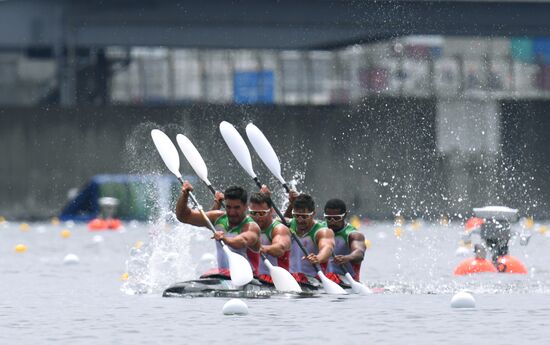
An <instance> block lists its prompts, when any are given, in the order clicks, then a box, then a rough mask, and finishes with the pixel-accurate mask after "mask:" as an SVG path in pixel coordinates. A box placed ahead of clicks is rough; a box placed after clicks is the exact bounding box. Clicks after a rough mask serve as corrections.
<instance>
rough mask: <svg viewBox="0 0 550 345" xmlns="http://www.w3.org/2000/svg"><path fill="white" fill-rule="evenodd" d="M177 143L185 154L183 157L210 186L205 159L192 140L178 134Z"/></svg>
mask: <svg viewBox="0 0 550 345" xmlns="http://www.w3.org/2000/svg"><path fill="white" fill-rule="evenodd" d="M176 141H177V142H178V146H179V147H180V150H181V152H183V155H184V156H185V158H186V159H187V161H188V162H189V164H190V165H191V167H192V168H193V170H194V171H195V173H196V174H197V176H198V177H199V178H200V179H201V180H202V181H204V183H206V185H208V186H209V185H210V181H208V168H207V167H206V163H204V159H202V156H201V154H200V153H199V151H198V150H197V148H196V147H195V145H193V143H192V142H191V140H189V139H188V138H187V137H186V136H185V135H183V134H178V135H177V136H176Z"/></svg>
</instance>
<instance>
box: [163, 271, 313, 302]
mask: <svg viewBox="0 0 550 345" xmlns="http://www.w3.org/2000/svg"><path fill="white" fill-rule="evenodd" d="M302 290H304V291H302V292H280V291H277V290H276V289H275V287H274V286H273V285H271V284H265V283H261V282H260V281H259V280H257V279H253V280H252V281H251V282H250V283H248V284H246V285H245V286H242V287H238V288H236V287H234V286H233V284H231V280H230V279H227V278H226V277H223V276H219V277H206V278H200V279H196V280H188V281H184V282H179V283H176V284H174V285H172V286H170V287H168V288H167V289H166V290H164V292H163V293H162V297H226V298H253V299H261V298H270V297H271V296H274V295H280V296H285V297H290V298H308V297H318V296H319V292H317V291H316V289H309V288H306V287H304V286H302Z"/></svg>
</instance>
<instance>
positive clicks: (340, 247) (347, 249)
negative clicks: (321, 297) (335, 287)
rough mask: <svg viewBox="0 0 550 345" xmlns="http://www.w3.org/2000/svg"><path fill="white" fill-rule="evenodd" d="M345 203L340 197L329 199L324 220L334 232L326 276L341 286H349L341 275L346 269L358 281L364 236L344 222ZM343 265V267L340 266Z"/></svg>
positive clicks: (362, 256)
mask: <svg viewBox="0 0 550 345" xmlns="http://www.w3.org/2000/svg"><path fill="white" fill-rule="evenodd" d="M347 214H348V211H347V208H346V203H345V202H344V201H343V200H340V199H330V200H329V201H327V203H326V204H325V214H324V217H325V222H326V224H327V227H328V228H329V229H331V230H332V231H333V232H334V242H335V246H334V258H333V259H332V260H329V263H328V266H327V270H326V276H327V277H328V278H329V279H331V280H332V281H334V282H335V283H337V284H340V285H341V286H343V287H349V285H348V284H347V283H346V280H345V279H343V278H342V277H343V276H344V275H345V274H346V271H347V272H349V273H350V274H351V276H352V277H353V279H355V280H356V281H359V273H360V272H361V263H362V262H363V259H364V257H365V251H366V249H367V248H366V246H365V236H363V234H362V233H360V232H359V231H358V230H357V229H356V228H355V227H353V225H351V224H349V223H347V222H346V216H347ZM342 266H344V267H345V268H344V267H342Z"/></svg>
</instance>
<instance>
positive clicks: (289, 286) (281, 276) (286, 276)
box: [264, 259, 302, 292]
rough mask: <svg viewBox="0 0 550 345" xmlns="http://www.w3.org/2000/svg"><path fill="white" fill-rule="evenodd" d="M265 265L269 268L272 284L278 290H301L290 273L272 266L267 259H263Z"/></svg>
mask: <svg viewBox="0 0 550 345" xmlns="http://www.w3.org/2000/svg"><path fill="white" fill-rule="evenodd" d="M264 263H265V265H266V266H267V268H268V269H269V274H270V275H271V279H273V285H275V288H276V289H277V290H279V291H285V292H286V291H288V292H302V288H301V287H300V284H298V282H297V281H296V279H294V277H293V276H292V274H290V273H289V272H288V271H287V270H285V269H284V268H282V267H278V266H273V265H272V264H271V262H269V260H267V259H265V260H264Z"/></svg>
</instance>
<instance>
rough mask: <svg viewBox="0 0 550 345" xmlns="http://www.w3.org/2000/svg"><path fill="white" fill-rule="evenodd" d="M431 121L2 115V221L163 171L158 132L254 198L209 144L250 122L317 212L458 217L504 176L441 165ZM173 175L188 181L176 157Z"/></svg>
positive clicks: (425, 110)
mask: <svg viewBox="0 0 550 345" xmlns="http://www.w3.org/2000/svg"><path fill="white" fill-rule="evenodd" d="M435 117H436V102H435V100H418V99H402V98H399V99H396V98H373V99H365V100H364V101H363V102H362V103H361V104H358V105H353V106H346V107H296V106H294V107H276V106H237V105H234V106H221V105H218V106H216V105H184V106H178V107H149V108H144V107H139V108H137V107H136V108H132V107H109V108H83V109H78V108H3V109H0V215H3V216H7V217H11V218H24V219H29V218H41V217H49V216H52V215H54V214H56V213H57V212H58V211H59V210H60V209H61V207H62V206H63V205H64V203H65V201H66V193H67V191H68V190H69V189H70V188H72V187H79V186H82V185H83V184H84V183H85V182H86V181H87V179H88V178H89V177H90V176H92V175H94V174H99V173H162V172H166V170H165V168H164V165H163V163H162V162H161V161H160V158H159V157H158V154H157V152H156V150H155V148H154V146H153V144H152V141H151V139H150V136H149V132H150V130H151V129H153V128H156V127H158V128H161V129H163V130H165V132H166V133H167V134H168V135H170V136H171V137H172V138H173V139H175V136H176V134H177V133H183V134H185V135H187V136H188V137H189V138H190V139H191V140H192V141H193V142H194V143H195V145H196V146H197V148H198V149H199V151H200V152H201V153H202V155H203V157H204V159H205V160H206V163H207V165H208V167H209V176H210V179H211V182H212V183H213V184H214V185H215V186H220V188H225V187H227V186H228V185H230V184H240V185H244V186H247V187H249V188H250V190H254V185H253V184H252V182H251V181H250V180H249V178H248V177H247V176H246V175H245V173H244V172H243V171H242V169H241V168H240V166H238V164H237V163H236V161H235V159H234V158H233V156H232V155H231V153H230V152H229V150H228V149H227V147H226V145H225V143H224V142H223V139H222V138H221V136H220V134H219V131H218V124H219V123H220V121H222V120H226V121H229V122H232V123H233V124H234V125H235V126H236V127H237V128H238V129H239V130H240V131H241V133H242V134H243V135H244V133H245V132H244V127H245V126H246V124H247V123H248V122H250V121H252V122H254V123H255V124H256V125H257V126H258V127H259V128H261V129H262V130H263V131H264V133H265V134H266V136H267V137H268V139H269V140H270V141H271V142H272V145H273V146H274V148H275V150H276V151H277V153H278V154H279V158H280V160H281V162H283V176H285V178H286V179H287V180H291V179H293V178H296V179H297V180H298V182H299V183H298V188H299V189H301V190H303V191H307V192H310V193H312V194H313V195H314V197H315V198H316V200H317V203H318V205H319V206H322V205H323V204H324V202H325V201H326V200H327V199H329V198H331V197H340V198H343V199H344V200H346V201H347V202H348V203H349V204H350V206H351V208H352V210H353V211H354V212H355V213H359V214H362V215H365V216H368V217H371V218H385V217H393V215H394V214H396V213H398V212H400V213H402V214H404V215H405V216H424V217H434V218H437V217H439V216H440V215H441V214H447V213H448V214H454V213H456V212H465V211H467V210H469V209H470V208H471V207H472V206H479V204H480V203H483V202H485V201H487V200H489V195H488V194H487V192H485V191H484V190H483V188H476V187H475V186H476V185H479V186H483V185H484V183H483V181H482V180H480V178H481V176H485V177H487V176H489V175H490V176H493V175H498V174H499V171H500V170H502V169H500V167H499V165H498V164H492V165H491V166H490V167H489V168H484V170H485V171H486V173H485V175H483V174H479V173H478V170H479V167H480V166H486V164H485V163H483V162H476V160H475V159H474V160H472V159H471V158H467V159H464V158H463V157H462V158H461V157H452V156H450V155H442V154H441V153H440V152H439V151H438V149H437V147H436V137H435V136H436V130H435V123H436V121H435ZM532 125H533V126H534V127H536V123H533V124H532ZM504 127H505V128H509V127H506V126H504ZM510 128H511V127H510ZM504 132H505V133H507V132H506V130H505V131H504ZM502 140H503V141H505V140H506V139H505V138H504V139H502ZM530 149H536V148H530ZM251 150H252V148H251ZM503 152H505V153H506V152H508V151H506V150H503ZM508 154H509V153H508ZM514 154H515V151H514ZM456 159H459V161H460V162H463V163H461V164H460V166H459V169H467V170H468V169H470V170H468V171H469V174H470V176H472V179H471V181H470V185H469V186H465V188H466V189H468V190H469V193H466V194H465V198H466V199H465V200H461V201H460V203H458V204H457V203H454V202H452V198H451V199H450V198H449V192H448V188H447V186H448V185H449V184H450V183H449V178H450V177H449V176H452V174H449V171H450V170H452V169H457V168H456V164H455V163H453V162H456ZM546 159H548V156H546ZM253 162H254V164H255V169H256V172H257V174H258V176H259V177H260V179H261V180H263V181H267V182H269V184H270V185H271V186H272V189H274V190H280V189H279V188H277V184H276V181H275V179H273V178H272V177H271V175H270V174H269V172H268V171H267V169H265V168H264V167H263V165H262V164H261V162H260V161H259V159H257V157H256V156H255V155H254V157H253ZM484 164H485V165H484ZM182 172H183V173H192V171H191V169H190V167H189V166H188V165H187V163H186V162H185V161H184V159H183V157H182ZM524 175H525V176H528V175H530V172H526V173H525V174H524ZM525 176H523V175H522V177H521V178H518V181H520V180H521V179H523V178H524V177H525ZM537 178H538V177H537ZM537 183H538V182H537V180H535V181H534V182H533V181H532V183H531V187H533V188H538V187H537V185H536V184H537ZM513 189H518V186H516V185H514V186H513ZM197 192H198V195H199V197H200V198H201V199H202V200H203V202H204V203H205V204H208V203H210V196H209V195H208V194H207V191H206V188H204V187H202V186H197ZM509 192H510V191H507V192H506V193H504V194H506V195H509ZM496 193H497V194H498V191H497V192H496ZM493 194H494V193H493ZM493 196H494V195H491V197H493ZM549 197H550V196H549V195H548V193H547V194H541V195H539V196H537V198H538V199H537V205H538V206H537V208H535V209H533V208H531V209H529V211H530V212H534V211H535V210H536V211H537V212H538V213H537V214H538V215H541V216H547V215H548V212H547V211H546V210H545V209H544V208H543V207H542V206H543V205H546V201H547V200H546V199H547V198H549ZM511 206H515V205H511ZM520 206H521V205H520Z"/></svg>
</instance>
